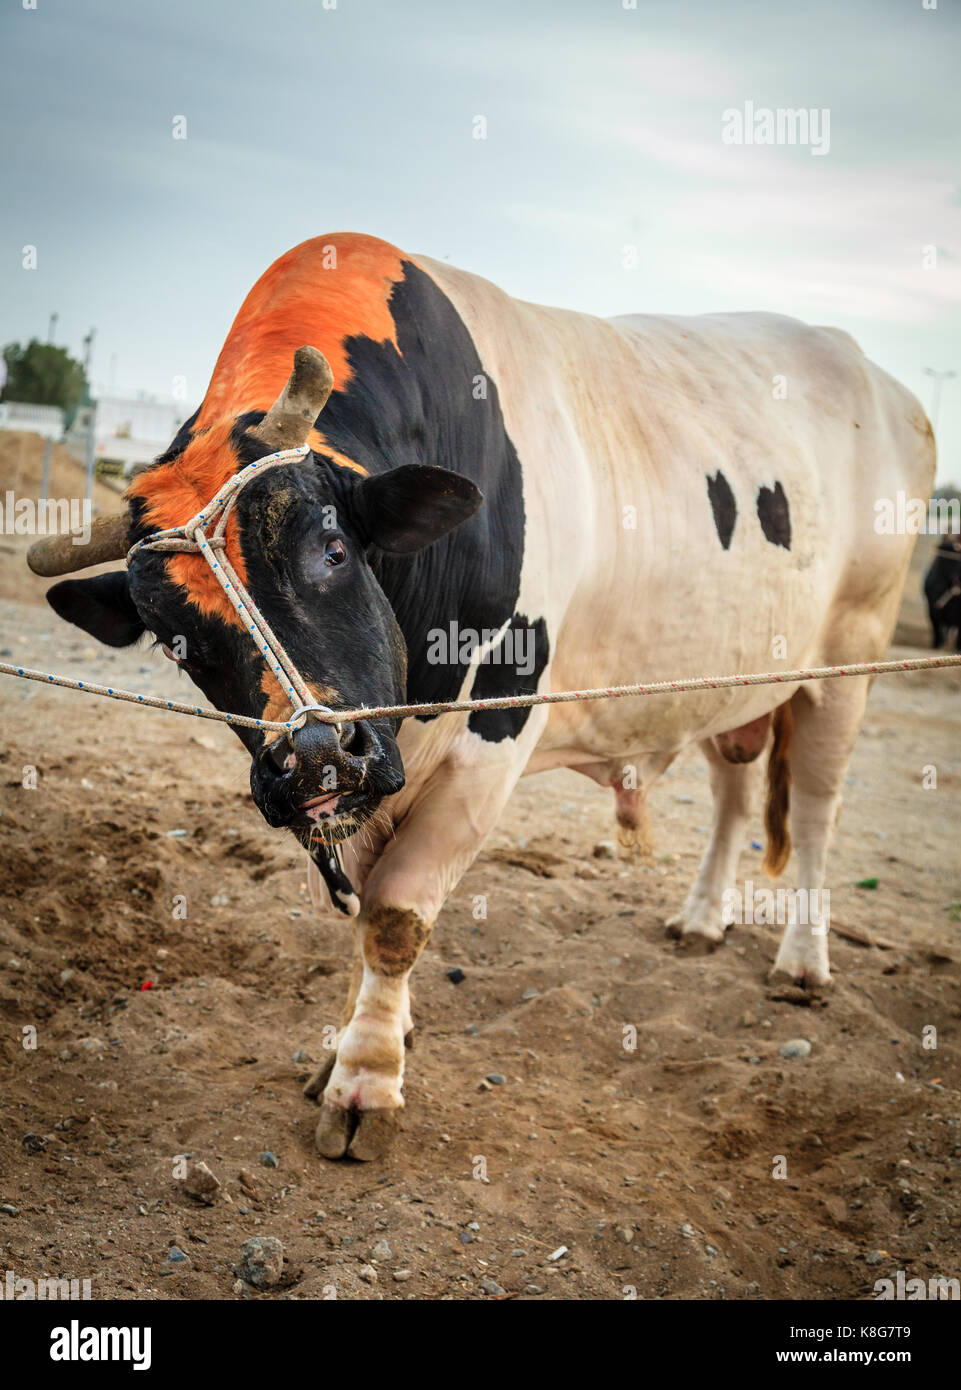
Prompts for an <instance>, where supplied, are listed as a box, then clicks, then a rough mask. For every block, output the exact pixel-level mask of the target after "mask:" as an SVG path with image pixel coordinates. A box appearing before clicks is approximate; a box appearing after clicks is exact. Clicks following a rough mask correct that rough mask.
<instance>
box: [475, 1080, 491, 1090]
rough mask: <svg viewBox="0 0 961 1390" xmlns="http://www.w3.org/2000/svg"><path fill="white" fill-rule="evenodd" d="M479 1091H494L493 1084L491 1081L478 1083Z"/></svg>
mask: <svg viewBox="0 0 961 1390" xmlns="http://www.w3.org/2000/svg"><path fill="white" fill-rule="evenodd" d="M477 1089H478V1090H479V1091H491V1090H493V1087H492V1086H491V1083H490V1082H489V1081H478V1083H477Z"/></svg>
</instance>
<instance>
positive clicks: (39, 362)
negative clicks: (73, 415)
mask: <svg viewBox="0 0 961 1390" xmlns="http://www.w3.org/2000/svg"><path fill="white" fill-rule="evenodd" d="M3 360H4V362H5V363H6V364H7V382H6V385H5V386H4V388H3V399H4V400H5V401H24V402H25V403H26V404H28V405H58V406H59V407H60V409H61V410H65V411H70V410H73V409H74V408H75V407H76V406H78V405H79V404H80V402H81V401H82V400H83V398H84V394H85V392H86V389H87V383H86V380H85V378H84V375H83V367H82V366H81V364H80V363H79V362H77V361H75V360H74V358H72V357H71V356H70V354H69V352H68V351H67V349H66V348H62V347H54V346H53V344H52V343H41V342H38V341H37V339H36V338H31V339H30V342H29V343H27V345H26V347H21V346H20V344H19V343H8V344H7V346H6V347H5V348H4V349H3Z"/></svg>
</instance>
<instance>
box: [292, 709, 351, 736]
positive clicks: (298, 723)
mask: <svg viewBox="0 0 961 1390" xmlns="http://www.w3.org/2000/svg"><path fill="white" fill-rule="evenodd" d="M313 711H317V712H318V713H320V714H335V713H336V711H335V710H332V709H331V708H330V706H329V705H299V706H298V707H297V709H295V710H294V712H293V714H292V715H291V716H290V718H289V719H288V720H287V723H288V724H289V725H290V726H291V727H290V729H289V730H288V737H289V735H290V734H291V733H293V731H294V729H301V728H303V726H304V725H305V724H306V723H307V718H308V716H309V715H310V714H311V713H312V712H313ZM301 715H303V716H304V717H303V719H301ZM321 723H323V724H330V725H331V726H332V727H333V728H335V729H336V730H337V733H338V734H339V733H340V731H341V729H342V727H343V725H342V723H341V721H340V720H339V719H338V720H333V719H324V720H321Z"/></svg>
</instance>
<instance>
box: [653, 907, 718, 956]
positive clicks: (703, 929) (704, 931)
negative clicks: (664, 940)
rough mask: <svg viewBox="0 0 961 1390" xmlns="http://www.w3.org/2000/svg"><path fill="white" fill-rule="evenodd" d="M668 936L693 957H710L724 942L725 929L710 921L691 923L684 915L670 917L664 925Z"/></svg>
mask: <svg viewBox="0 0 961 1390" xmlns="http://www.w3.org/2000/svg"><path fill="white" fill-rule="evenodd" d="M664 925H665V929H666V931H667V935H668V936H669V937H671V938H672V939H673V940H674V941H676V942H677V943H678V945H679V946H682V947H683V948H684V950H685V952H688V953H690V954H691V955H709V954H710V952H711V951H713V950H714V948H715V947H716V946H720V944H721V942H722V941H723V940H724V928H723V927H717V926H715V925H714V923H713V922H710V921H708V920H706V919H705V920H702V921H693V922H692V921H689V920H688V918H686V917H685V916H684V915H683V913H678V914H677V916H676V917H669V918H668V920H667V922H666V923H665V924H664Z"/></svg>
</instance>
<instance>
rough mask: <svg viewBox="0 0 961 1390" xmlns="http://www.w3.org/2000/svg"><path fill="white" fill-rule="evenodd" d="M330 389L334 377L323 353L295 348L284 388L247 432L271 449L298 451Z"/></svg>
mask: <svg viewBox="0 0 961 1390" xmlns="http://www.w3.org/2000/svg"><path fill="white" fill-rule="evenodd" d="M333 388H334V374H333V372H332V371H331V370H330V364H329V362H328V361H327V358H326V357H325V356H324V355H323V353H322V352H318V351H317V349H316V348H314V347H300V348H298V349H297V351H296V352H295V353H294V370H293V371H292V372H291V374H290V379H289V381H288V382H287V385H286V386H285V387H284V389H283V390H282V391H281V393H280V395H279V396H278V397H277V399H276V400H275V401H274V403H273V405H272V406H271V407H270V409H269V410H268V411H267V414H266V415H265V416H264V418H263V420H261V422H260V424H259V425H255V426H254V428H253V429H252V430H251V431H250V433H251V434H252V435H253V436H254V437H255V438H256V439H259V440H261V441H262V442H263V443H264V444H266V445H267V446H268V447H269V448H271V449H296V448H298V446H299V445H301V444H305V443H306V442H307V436H308V435H309V434H310V431H311V430H312V429H313V427H314V421H315V420H316V419H317V416H318V415H319V414H320V412H321V411H322V410H323V408H324V406H325V405H326V404H327V397H328V396H329V395H330V393H331V391H332V390H333Z"/></svg>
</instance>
